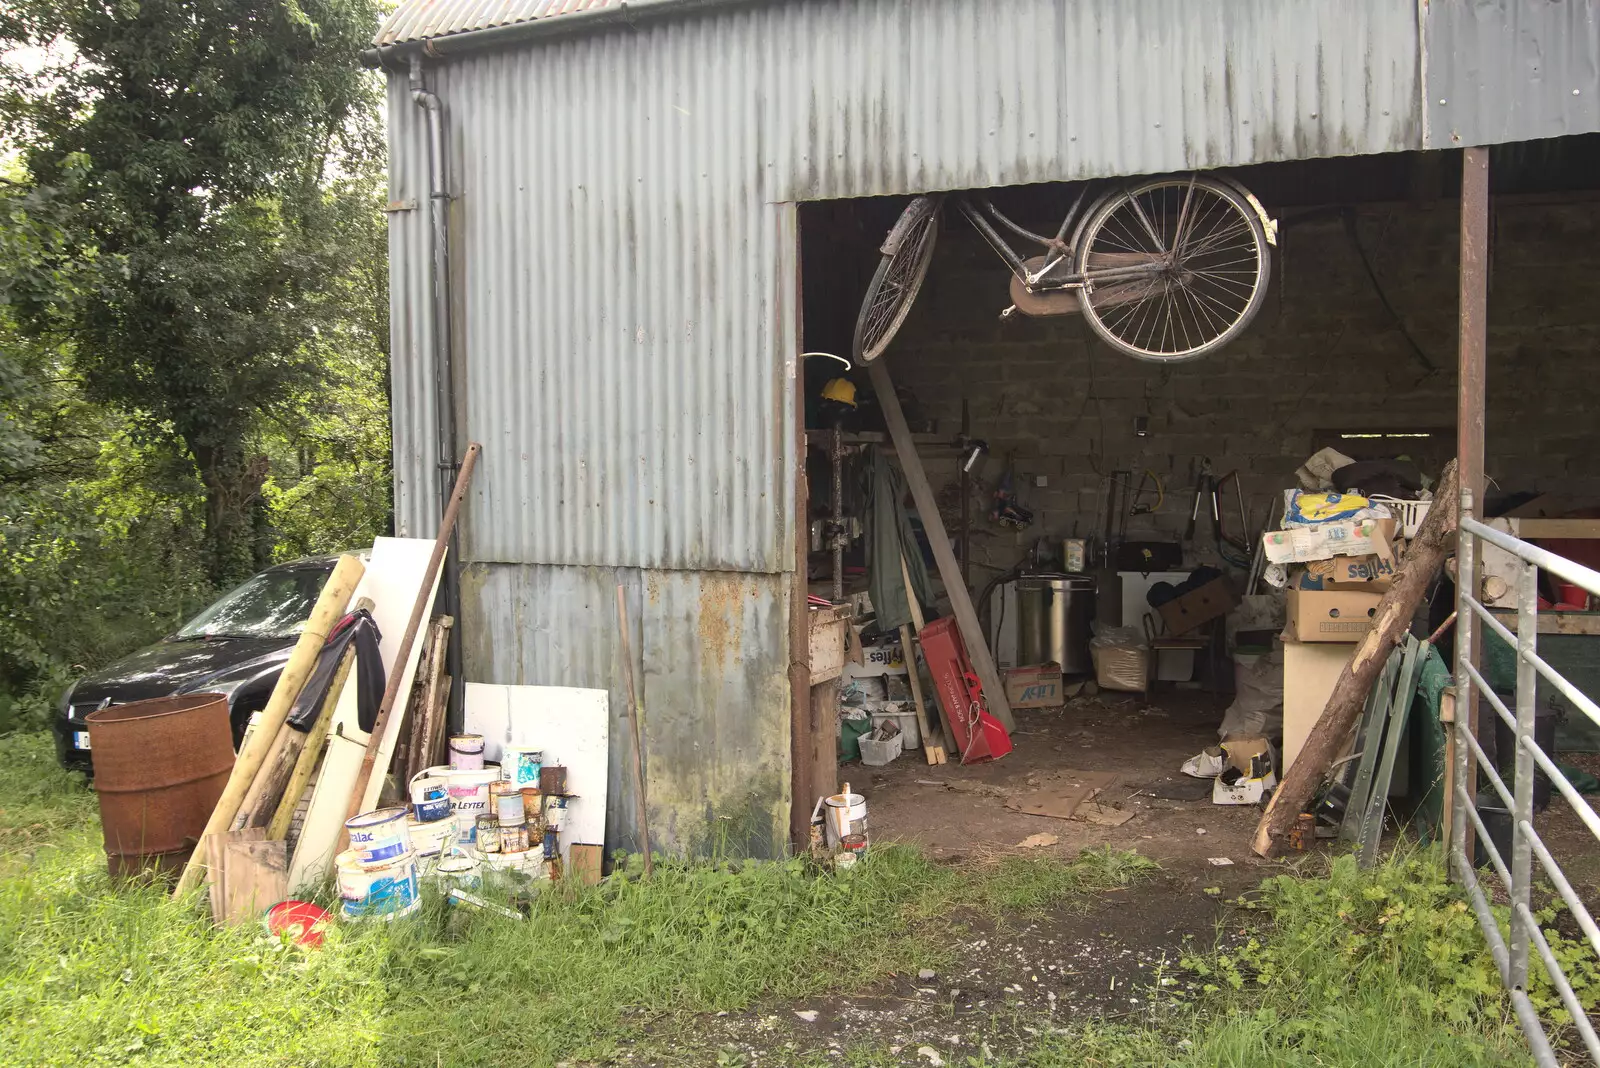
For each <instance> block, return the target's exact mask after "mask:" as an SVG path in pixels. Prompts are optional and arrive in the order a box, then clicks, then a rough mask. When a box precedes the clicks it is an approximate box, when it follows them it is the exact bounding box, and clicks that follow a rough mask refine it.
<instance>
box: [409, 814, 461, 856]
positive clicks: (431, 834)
mask: <svg viewBox="0 0 1600 1068" xmlns="http://www.w3.org/2000/svg"><path fill="white" fill-rule="evenodd" d="M406 830H407V832H408V833H409V834H410V835H411V849H412V852H414V853H416V855H417V856H419V857H436V856H438V855H439V854H440V853H442V852H444V847H445V843H446V842H447V841H449V840H450V839H452V838H454V837H455V834H456V825H455V821H454V820H433V821H431V822H429V823H418V822H417V821H415V820H412V821H411V822H410V823H409V824H407V825H406Z"/></svg>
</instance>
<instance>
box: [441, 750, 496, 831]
mask: <svg viewBox="0 0 1600 1068" xmlns="http://www.w3.org/2000/svg"><path fill="white" fill-rule="evenodd" d="M499 777H500V769H499V768H485V769H483V770H480V771H450V772H447V773H446V774H445V789H446V790H447V791H448V792H449V794H450V811H451V813H452V814H454V816H455V823H456V832H457V834H458V836H459V837H460V838H461V840H462V841H464V842H475V841H477V840H478V839H477V832H478V817H479V816H481V815H483V814H484V813H485V812H488V811H489V784H490V783H492V782H494V781H495V780H496V779H498V778H499Z"/></svg>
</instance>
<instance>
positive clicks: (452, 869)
mask: <svg viewBox="0 0 1600 1068" xmlns="http://www.w3.org/2000/svg"><path fill="white" fill-rule="evenodd" d="M433 874H435V875H437V876H438V877H439V885H440V887H441V888H443V889H445V890H449V889H450V888H451V887H457V886H458V887H461V888H462V889H465V890H476V889H478V887H480V886H482V885H483V876H482V875H480V874H479V872H478V862H477V861H475V860H473V859H472V858H471V857H445V858H444V859H443V860H441V861H439V863H437V864H435V865H434V866H433Z"/></svg>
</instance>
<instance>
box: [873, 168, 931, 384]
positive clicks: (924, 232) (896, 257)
mask: <svg viewBox="0 0 1600 1068" xmlns="http://www.w3.org/2000/svg"><path fill="white" fill-rule="evenodd" d="M938 236H939V198H938V197H917V198H916V199H915V200H913V201H912V202H911V203H910V204H909V205H907V206H906V210H905V211H903V212H901V213H900V218H899V220H898V221H897V222H896V223H895V224H894V229H892V230H890V231H889V236H888V238H887V239H886V240H885V241H884V243H883V248H882V250H881V251H882V252H883V261H882V262H881V263H879V264H878V269H877V271H876V272H875V273H874V274H873V276H872V284H871V285H869V286H867V296H866V299H865V300H863V301H862V302H861V313H860V314H859V315H857V316H856V336H855V344H854V348H855V358H856V361H857V362H859V363H867V362H870V361H872V360H875V359H877V358H878V357H879V356H881V355H882V354H883V350H884V349H885V348H887V347H888V346H889V342H890V341H892V340H893V339H894V335H895V334H896V333H897V332H898V331H899V330H900V325H901V324H902V323H904V322H905V321H906V315H907V314H908V313H909V312H910V311H911V302H912V301H914V300H916V299H917V291H918V290H919V289H921V288H922V281H923V279H925V278H926V277H927V276H928V263H929V262H930V261H931V260H932V259H933V245H934V242H935V241H936V240H937V238H938Z"/></svg>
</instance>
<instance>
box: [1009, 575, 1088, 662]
mask: <svg viewBox="0 0 1600 1068" xmlns="http://www.w3.org/2000/svg"><path fill="white" fill-rule="evenodd" d="M1094 594H1095V582H1094V579H1093V577H1091V576H1089V575H1065V574H1061V573H1059V572H1041V573H1039V574H1032V575H1023V576H1021V577H1020V578H1018V579H1017V661H1018V663H1019V664H1045V663H1050V662H1054V663H1057V664H1060V665H1061V670H1062V671H1063V672H1064V673H1066V674H1068V675H1082V674H1087V673H1088V672H1090V671H1093V670H1094V668H1093V665H1092V664H1091V663H1090V660H1089V637H1090V634H1091V633H1092V632H1091V631H1090V629H1089V624H1090V623H1091V622H1092V621H1093V620H1094Z"/></svg>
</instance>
